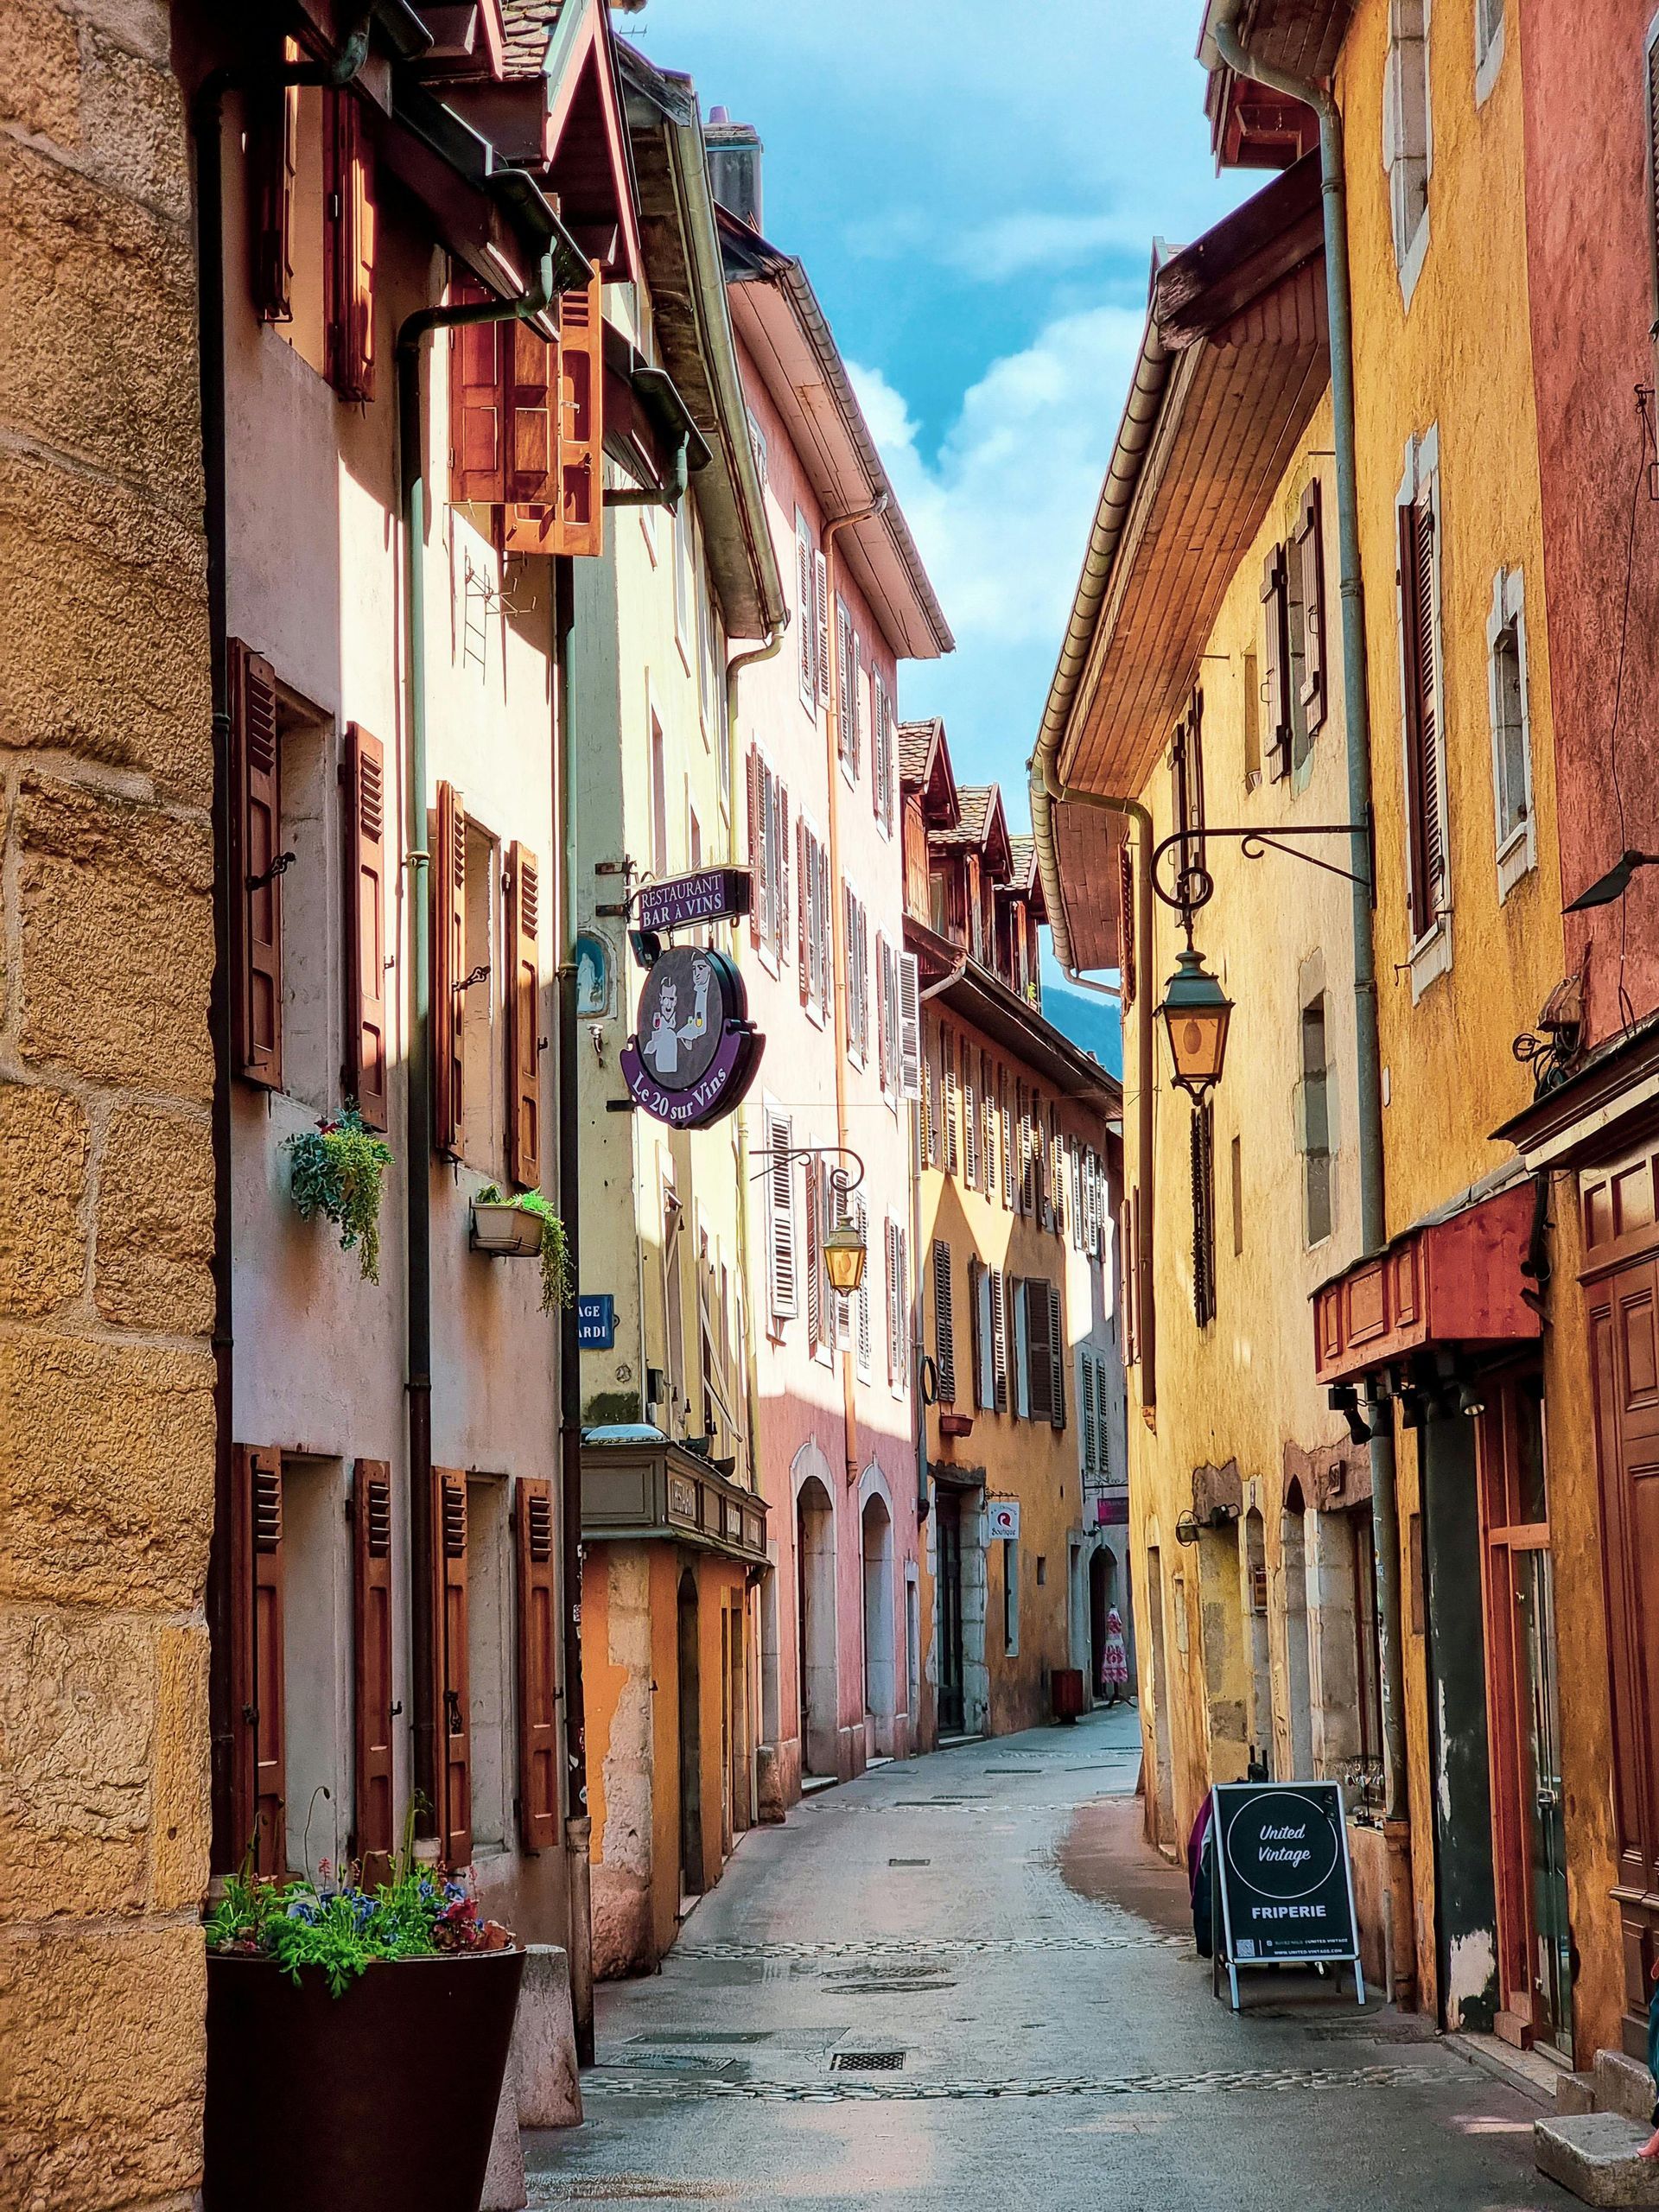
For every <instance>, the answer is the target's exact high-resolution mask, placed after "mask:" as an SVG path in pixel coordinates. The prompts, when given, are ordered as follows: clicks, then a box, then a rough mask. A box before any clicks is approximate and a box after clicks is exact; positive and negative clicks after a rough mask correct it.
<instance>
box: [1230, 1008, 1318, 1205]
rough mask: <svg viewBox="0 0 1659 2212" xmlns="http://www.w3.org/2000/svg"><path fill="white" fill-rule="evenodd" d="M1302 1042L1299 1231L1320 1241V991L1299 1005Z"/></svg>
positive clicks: (1235, 1202)
mask: <svg viewBox="0 0 1659 2212" xmlns="http://www.w3.org/2000/svg"><path fill="white" fill-rule="evenodd" d="M1301 1043H1302V1081H1301V1102H1302V1111H1301V1148H1302V1208H1303V1211H1302V1224H1303V1225H1302V1234H1303V1237H1304V1240H1305V1242H1306V1243H1309V1244H1319V1243H1323V1242H1324V1240H1325V1238H1326V1237H1327V1236H1329V1235H1330V1234H1331V1226H1332V1187H1331V1089H1330V1085H1331V1068H1330V1059H1331V1052H1330V1043H1329V1039H1328V1036H1327V1033H1326V1024H1325V993H1324V992H1323V991H1321V992H1320V993H1319V995H1318V996H1317V997H1316V998H1313V999H1311V1000H1309V1001H1308V1002H1307V1004H1306V1005H1305V1006H1304V1007H1303V1008H1302V1037H1301ZM1234 1142H1235V1145H1236V1143H1237V1140H1236V1138H1235V1140H1234ZM1234 1204H1235V1207H1236V1205H1237V1200H1236V1198H1235V1201H1234ZM1237 1234H1238V1232H1237V1231H1235V1235H1237Z"/></svg>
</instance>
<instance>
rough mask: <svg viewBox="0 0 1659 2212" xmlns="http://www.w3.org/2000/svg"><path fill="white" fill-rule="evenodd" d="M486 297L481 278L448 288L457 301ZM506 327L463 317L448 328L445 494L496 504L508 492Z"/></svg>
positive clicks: (470, 502)
mask: <svg viewBox="0 0 1659 2212" xmlns="http://www.w3.org/2000/svg"><path fill="white" fill-rule="evenodd" d="M486 297H487V295H486V292H485V290H484V288H483V286H482V285H481V284H470V283H467V284H456V285H454V286H453V287H452V288H451V292H450V298H451V301H452V302H454V303H457V304H461V305H467V304H469V303H471V302H474V301H479V300H483V299H485V298H486ZM505 327H506V326H505V325H504V324H502V323H499V322H475V323H463V324H461V326H460V327H458V328H456V329H454V330H452V331H451V332H450V334H449V496H450V498H451V499H454V500H455V501H456V502H457V503H458V504H460V505H476V506H499V505H500V504H501V503H502V501H503V500H504V499H505V497H506V483H507V429H506V406H505V398H506V394H505V385H504V380H503V378H502V373H501V358H502V352H503V349H504V346H505V336H504V332H505Z"/></svg>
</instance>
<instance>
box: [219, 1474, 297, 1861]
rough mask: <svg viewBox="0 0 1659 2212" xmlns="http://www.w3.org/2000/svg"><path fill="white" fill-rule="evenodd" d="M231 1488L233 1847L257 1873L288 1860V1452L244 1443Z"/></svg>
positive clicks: (232, 1475)
mask: <svg viewBox="0 0 1659 2212" xmlns="http://www.w3.org/2000/svg"><path fill="white" fill-rule="evenodd" d="M231 1479H232V1491H231V1560H232V1569H231V1625H232V1637H231V1715H232V1759H231V1771H232V1791H233V1801H234V1804H235V1821H236V1827H235V1837H234V1841H235V1847H236V1849H237V1852H238V1856H239V1855H240V1854H241V1853H242V1852H244V1851H245V1850H246V1849H247V1848H248V1847H249V1846H250V1845H251V1847H252V1852H253V1870H254V1872H255V1873H257V1874H271V1875H281V1874H283V1873H284V1872H286V1871H287V1861H288V1780H287V1768H286V1745H287V1734H288V1725H287V1700H286V1696H285V1666H286V1662H285V1652H284V1648H283V1569H284V1554H283V1455H282V1453H281V1452H279V1451H277V1450H275V1449H261V1448H257V1447H256V1446H251V1445H246V1444H238V1446H236V1448H235V1451H234V1452H233V1454H232V1468H231Z"/></svg>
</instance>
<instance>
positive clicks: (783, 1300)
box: [766, 1113, 796, 1321]
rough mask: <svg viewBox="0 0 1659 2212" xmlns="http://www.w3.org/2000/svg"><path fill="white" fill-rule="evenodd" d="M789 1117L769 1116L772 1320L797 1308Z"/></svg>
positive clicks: (768, 1247) (768, 1244) (768, 1238)
mask: <svg viewBox="0 0 1659 2212" xmlns="http://www.w3.org/2000/svg"><path fill="white" fill-rule="evenodd" d="M790 1144H791V1135H790V1118H789V1116H788V1115H787V1114H774V1113H768V1114H767V1116H766V1153H767V1160H766V1265H767V1275H766V1293H767V1297H768V1300H769V1301H770V1303H771V1307H772V1319H774V1320H778V1321H786V1320H788V1319H791V1316H792V1315H793V1314H794V1313H795V1311H796V1282H795V1185H794V1179H793V1175H792V1173H791V1161H790V1160H789V1158H788V1153H789V1148H790Z"/></svg>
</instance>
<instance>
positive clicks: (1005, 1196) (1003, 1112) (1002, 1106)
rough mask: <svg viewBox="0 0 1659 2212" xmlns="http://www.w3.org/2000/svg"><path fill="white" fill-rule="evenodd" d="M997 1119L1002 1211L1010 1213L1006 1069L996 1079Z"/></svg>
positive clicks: (1011, 1152) (1011, 1186)
mask: <svg viewBox="0 0 1659 2212" xmlns="http://www.w3.org/2000/svg"><path fill="white" fill-rule="evenodd" d="M996 1091H997V1119H998V1121H1000V1122H1001V1124H1002V1211H1004V1212H1005V1213H1012V1212H1013V1211H1014V1196H1015V1192H1014V1116H1013V1111H1012V1109H1010V1107H1009V1105H1008V1078H1007V1071H1004V1072H1003V1073H1002V1074H1001V1076H1000V1077H998V1079H997V1086H996Z"/></svg>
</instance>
